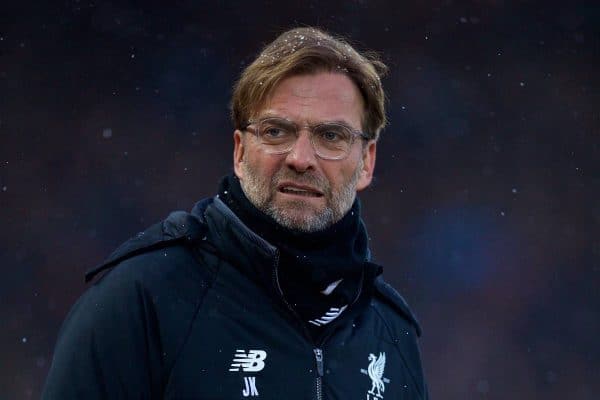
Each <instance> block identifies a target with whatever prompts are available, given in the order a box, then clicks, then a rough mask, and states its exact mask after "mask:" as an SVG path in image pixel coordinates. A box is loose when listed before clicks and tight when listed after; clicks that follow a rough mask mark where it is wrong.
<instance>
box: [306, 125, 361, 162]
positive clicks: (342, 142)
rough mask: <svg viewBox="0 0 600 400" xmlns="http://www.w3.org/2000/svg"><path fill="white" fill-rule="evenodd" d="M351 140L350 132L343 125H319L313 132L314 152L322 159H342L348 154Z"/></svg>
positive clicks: (352, 137)
mask: <svg viewBox="0 0 600 400" xmlns="http://www.w3.org/2000/svg"><path fill="white" fill-rule="evenodd" d="M353 139H354V135H353V134H352V131H351V130H350V128H348V127H347V126H344V125H339V124H321V125H317V126H316V127H315V129H314V131H313V141H314V146H315V151H316V152H317V154H319V155H320V156H321V157H324V158H330V159H337V158H342V157H344V156H345V155H346V154H348V151H349V150H350V147H351V146H352V141H353Z"/></svg>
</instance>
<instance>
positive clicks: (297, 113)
mask: <svg viewBox="0 0 600 400" xmlns="http://www.w3.org/2000/svg"><path fill="white" fill-rule="evenodd" d="M253 114H255V115H253V117H252V118H253V119H255V118H262V117H264V116H277V117H283V118H285V119H288V120H291V121H294V122H296V123H301V124H317V123H321V122H326V121H337V122H344V123H345V124H347V125H349V126H351V127H352V128H355V129H361V127H362V120H363V115H364V101H363V98H362V95H361V93H360V91H359V90H358V87H357V86H356V85H355V84H354V82H352V80H351V79H350V78H348V77H347V76H346V75H344V74H341V73H331V72H320V73H315V74H303V75H293V76H290V77H288V78H285V79H283V80H282V81H281V82H279V83H278V84H277V85H276V86H275V87H274V88H273V90H271V92H270V93H269V94H268V95H267V96H266V98H265V100H264V101H263V102H262V104H261V105H260V106H259V107H257V108H256V111H255V112H254V113H253Z"/></svg>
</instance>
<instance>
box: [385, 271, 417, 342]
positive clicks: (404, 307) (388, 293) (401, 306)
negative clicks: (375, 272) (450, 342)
mask: <svg viewBox="0 0 600 400" xmlns="http://www.w3.org/2000/svg"><path fill="white" fill-rule="evenodd" d="M375 289H376V290H375V293H376V298H377V299H378V300H380V301H383V302H384V303H387V304H388V305H389V306H391V307H392V309H393V310H394V311H396V313H398V314H400V315H401V316H402V317H403V318H404V319H406V320H408V322H409V323H410V324H411V325H412V326H413V327H414V329H415V332H416V334H417V336H421V333H422V331H421V325H420V324H419V321H418V320H417V317H415V315H414V313H413V312H412V310H411V309H410V307H409V306H408V303H407V302H406V300H404V297H402V295H400V293H398V291H397V290H396V289H394V287H392V285H390V284H389V283H387V282H386V281H385V280H384V279H383V277H381V276H378V277H377V278H376V279H375Z"/></svg>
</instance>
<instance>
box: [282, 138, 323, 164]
mask: <svg viewBox="0 0 600 400" xmlns="http://www.w3.org/2000/svg"><path fill="white" fill-rule="evenodd" d="M285 162H286V164H287V165H288V167H290V168H292V169H294V170H295V171H297V172H305V171H307V170H309V169H314V168H315V166H316V163H317V155H316V154H315V149H314V148H313V145H312V143H311V141H310V132H308V131H307V130H306V129H303V130H301V131H300V132H298V139H297V140H296V143H294V147H292V150H291V151H290V152H289V153H288V154H287V156H286V159H285Z"/></svg>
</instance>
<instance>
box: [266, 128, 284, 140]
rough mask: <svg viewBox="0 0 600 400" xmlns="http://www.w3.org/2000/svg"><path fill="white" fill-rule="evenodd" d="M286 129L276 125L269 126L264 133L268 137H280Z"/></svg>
mask: <svg viewBox="0 0 600 400" xmlns="http://www.w3.org/2000/svg"><path fill="white" fill-rule="evenodd" d="M285 133H286V132H285V131H284V130H283V129H281V128H278V127H276V126H267V127H266V128H265V129H263V131H262V134H263V136H266V137H268V138H278V137H281V136H284V135H285Z"/></svg>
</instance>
